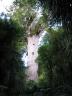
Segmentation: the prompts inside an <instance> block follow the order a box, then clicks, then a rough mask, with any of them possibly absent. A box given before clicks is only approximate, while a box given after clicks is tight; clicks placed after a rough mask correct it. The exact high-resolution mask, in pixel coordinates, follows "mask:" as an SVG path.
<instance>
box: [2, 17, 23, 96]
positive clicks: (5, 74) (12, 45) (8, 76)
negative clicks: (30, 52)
mask: <svg viewBox="0 0 72 96" xmlns="http://www.w3.org/2000/svg"><path fill="white" fill-rule="evenodd" d="M23 34H24V33H23V29H21V28H20V27H19V26H18V25H17V24H16V23H15V22H13V21H12V20H9V21H8V20H6V19H5V20H1V19H0V94H2V92H3V93H5V96H6V94H7V96H14V95H15V96H18V95H19V94H22V93H23V91H24V81H25V74H24V71H25V70H24V69H25V68H24V65H23V62H22V60H21V57H22V54H20V50H19V49H20V46H19V45H18V44H19V41H20V42H22V41H21V40H22V36H24V35H23ZM17 94H18V95H17ZM1 96H2V95H1Z"/></svg>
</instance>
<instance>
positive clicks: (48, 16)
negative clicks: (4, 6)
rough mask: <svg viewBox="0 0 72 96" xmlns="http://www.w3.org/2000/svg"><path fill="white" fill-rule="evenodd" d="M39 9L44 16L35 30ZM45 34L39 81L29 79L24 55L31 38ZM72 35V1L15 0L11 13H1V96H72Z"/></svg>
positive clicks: (38, 61) (38, 57)
mask: <svg viewBox="0 0 72 96" xmlns="http://www.w3.org/2000/svg"><path fill="white" fill-rule="evenodd" d="M39 8H41V11H42V13H41V14H42V15H41V17H39V18H40V19H39V21H38V22H37V24H36V26H35V28H34V29H31V27H33V26H34V23H33V26H31V24H32V22H34V18H35V17H36V16H37V14H36V11H38V9H39ZM2 17H4V18H2ZM8 17H10V18H9V19H8ZM28 29H29V32H30V33H27V32H28ZM41 31H42V32H44V31H46V34H45V35H44V36H43V38H42V42H41V43H42V44H41V45H40V46H39V47H38V56H37V58H36V60H35V62H36V63H37V64H38V72H37V73H38V78H37V80H27V70H28V67H26V66H25V64H24V63H25V62H24V61H23V60H22V56H23V54H24V53H25V52H26V51H27V50H28V49H27V44H28V40H27V39H28V37H29V36H30V37H32V36H34V35H35V36H41V35H39V33H40V32H41ZM71 32H72V1H71V0H15V1H14V2H13V5H12V7H11V8H10V10H9V13H7V14H5V13H3V12H2V13H1V14H0V96H72V33H71ZM33 45H35V44H33ZM32 55H33V56H34V52H33V53H32ZM24 58H25V57H24ZM28 59H29V58H28ZM33 70H34V69H33Z"/></svg>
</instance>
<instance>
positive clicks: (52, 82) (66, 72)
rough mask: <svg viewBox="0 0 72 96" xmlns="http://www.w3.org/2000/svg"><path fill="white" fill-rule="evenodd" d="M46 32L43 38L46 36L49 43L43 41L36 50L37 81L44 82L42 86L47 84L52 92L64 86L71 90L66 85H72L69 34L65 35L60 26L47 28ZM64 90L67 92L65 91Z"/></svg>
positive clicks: (62, 88)
mask: <svg viewBox="0 0 72 96" xmlns="http://www.w3.org/2000/svg"><path fill="white" fill-rule="evenodd" d="M49 31H50V32H49ZM48 32H49V34H48V36H47V35H46V36H45V38H47V39H46V40H48V42H49V43H44V45H43V46H41V47H40V48H39V50H38V59H37V60H38V64H39V71H38V73H39V83H41V84H40V86H42V84H44V85H45V86H44V85H43V87H46V86H47V87H49V88H51V89H52V91H54V92H55V90H57V91H58V90H64V88H67V90H71V88H70V87H69V88H68V87H66V86H72V83H71V80H72V78H71V77H72V71H71V70H72V69H71V68H72V67H71V66H72V63H71V62H72V60H71V57H72V55H71V54H72V53H71V52H72V51H71V45H72V39H71V34H68V35H67V34H66V33H65V32H64V30H63V29H61V28H60V29H59V30H57V31H54V30H53V29H49V30H48ZM44 42H47V41H44ZM43 74H44V75H43ZM53 88H54V89H53ZM58 88H61V89H58ZM57 91H56V92H57ZM64 92H65V94H68V93H66V91H64ZM70 92H71V91H70ZM51 93H52V92H51ZM55 94H56V93H55ZM59 94H60V93H59ZM62 94H64V93H62ZM53 96H55V95H53Z"/></svg>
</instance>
